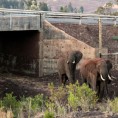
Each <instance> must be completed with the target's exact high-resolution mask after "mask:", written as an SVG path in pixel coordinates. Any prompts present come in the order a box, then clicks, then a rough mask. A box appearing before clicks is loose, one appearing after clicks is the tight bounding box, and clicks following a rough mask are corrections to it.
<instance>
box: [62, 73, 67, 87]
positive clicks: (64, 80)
mask: <svg viewBox="0 0 118 118" xmlns="http://www.w3.org/2000/svg"><path fill="white" fill-rule="evenodd" d="M67 80H68V77H67V76H66V75H65V76H64V79H63V84H64V86H65V85H66V81H67Z"/></svg>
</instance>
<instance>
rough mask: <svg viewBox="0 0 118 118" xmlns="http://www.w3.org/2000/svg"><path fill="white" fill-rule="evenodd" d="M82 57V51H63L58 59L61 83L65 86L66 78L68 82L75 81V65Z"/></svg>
mask: <svg viewBox="0 0 118 118" xmlns="http://www.w3.org/2000/svg"><path fill="white" fill-rule="evenodd" d="M82 57H83V54H82V52H80V51H70V52H69V53H64V54H63V56H62V57H60V58H59V59H58V62H57V68H58V74H59V79H60V82H61V84H63V85H64V86H65V84H66V82H67V80H68V81H69V83H72V84H74V83H75V71H76V65H77V64H78V63H79V61H80V60H81V59H82Z"/></svg>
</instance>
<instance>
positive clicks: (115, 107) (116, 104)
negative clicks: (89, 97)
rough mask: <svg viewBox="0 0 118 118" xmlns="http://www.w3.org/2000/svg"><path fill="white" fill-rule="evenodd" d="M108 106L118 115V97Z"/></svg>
mask: <svg viewBox="0 0 118 118" xmlns="http://www.w3.org/2000/svg"><path fill="white" fill-rule="evenodd" d="M108 105H109V107H110V110H111V111H112V112H113V113H118V97H116V98H115V99H114V100H112V101H110V100H109V101H108Z"/></svg>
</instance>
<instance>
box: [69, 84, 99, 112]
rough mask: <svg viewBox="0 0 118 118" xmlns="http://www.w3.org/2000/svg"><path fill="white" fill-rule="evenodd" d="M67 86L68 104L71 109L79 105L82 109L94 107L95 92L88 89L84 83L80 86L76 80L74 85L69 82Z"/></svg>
mask: <svg viewBox="0 0 118 118" xmlns="http://www.w3.org/2000/svg"><path fill="white" fill-rule="evenodd" d="M67 88H68V104H69V105H70V106H71V108H72V110H77V108H78V107H81V108H82V110H84V111H88V110H90V109H91V108H94V106H95V104H96V102H97V96H96V92H95V91H93V90H92V89H90V88H89V87H88V86H87V85H86V84H83V85H82V86H80V85H79V84H78V82H77V83H76V84H74V85H72V84H70V85H69V86H67Z"/></svg>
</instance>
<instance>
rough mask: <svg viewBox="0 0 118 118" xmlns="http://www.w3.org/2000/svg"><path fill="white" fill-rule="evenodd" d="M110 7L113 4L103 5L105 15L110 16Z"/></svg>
mask: <svg viewBox="0 0 118 118" xmlns="http://www.w3.org/2000/svg"><path fill="white" fill-rule="evenodd" d="M112 6H113V3H111V2H108V3H106V5H105V12H106V14H111V10H112Z"/></svg>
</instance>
